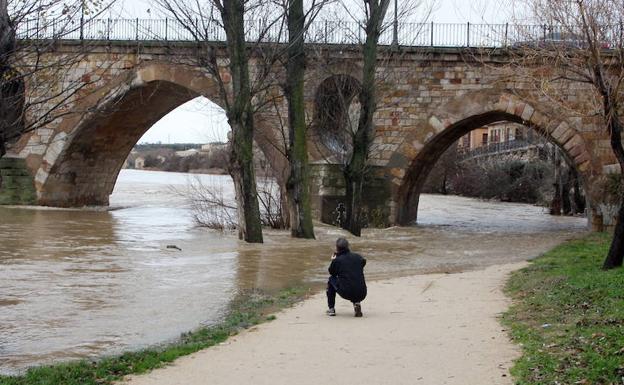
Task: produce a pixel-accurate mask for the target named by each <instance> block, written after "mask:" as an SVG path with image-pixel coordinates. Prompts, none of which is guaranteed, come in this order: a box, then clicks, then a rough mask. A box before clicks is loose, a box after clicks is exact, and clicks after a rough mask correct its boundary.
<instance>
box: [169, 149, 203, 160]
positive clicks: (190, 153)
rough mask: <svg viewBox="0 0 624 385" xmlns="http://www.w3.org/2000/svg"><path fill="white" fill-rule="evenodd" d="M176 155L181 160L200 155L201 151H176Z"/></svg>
mask: <svg viewBox="0 0 624 385" xmlns="http://www.w3.org/2000/svg"><path fill="white" fill-rule="evenodd" d="M175 154H176V156H179V157H180V158H186V157H188V156H193V155H196V154H199V150H198V149H196V148H191V149H190V150H184V151H176V152H175Z"/></svg>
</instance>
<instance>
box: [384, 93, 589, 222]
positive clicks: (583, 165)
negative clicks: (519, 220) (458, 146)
mask: <svg viewBox="0 0 624 385" xmlns="http://www.w3.org/2000/svg"><path fill="white" fill-rule="evenodd" d="M505 121H507V122H512V123H518V124H522V125H524V126H527V127H529V128H531V129H533V130H535V131H536V132H538V133H539V134H540V135H542V136H543V137H545V138H546V139H547V140H548V141H549V142H551V143H553V144H554V145H556V146H558V147H559V148H560V149H561V150H562V153H563V154H564V157H565V158H566V160H567V161H568V163H569V164H570V165H571V166H573V167H575V168H576V170H577V171H578V174H579V176H580V179H581V182H582V184H583V185H584V186H587V180H588V178H589V176H590V172H591V169H592V165H591V159H592V158H591V156H590V151H589V149H588V147H587V145H586V143H585V140H584V139H583V137H582V136H581V135H580V134H579V130H578V128H579V127H578V126H577V125H576V124H575V123H572V122H570V121H569V120H566V119H565V118H562V117H561V116H560V115H559V114H558V113H557V108H556V107H555V106H553V105H548V103H546V105H545V104H544V103H543V102H540V103H539V107H538V104H537V103H530V102H528V101H525V100H523V99H522V98H520V97H518V96H516V95H514V94H512V93H510V92H502V93H501V92H497V91H494V90H486V91H477V92H472V93H467V94H464V95H461V96H458V97H455V98H454V99H452V100H450V101H449V102H447V103H445V104H444V105H442V106H440V107H439V108H437V109H436V110H435V111H434V112H433V113H432V114H430V115H429V116H428V118H427V121H426V122H425V123H424V127H419V129H418V130H416V131H415V132H413V133H412V134H410V135H409V136H408V137H407V139H406V140H405V141H404V142H403V144H402V145H401V147H400V148H399V150H398V151H397V153H396V154H395V155H394V156H393V159H391V163H390V164H391V165H392V166H393V167H394V168H395V169H400V170H401V171H400V172H395V173H393V174H395V175H397V174H398V175H399V176H401V177H400V178H399V177H395V178H394V180H393V184H394V187H395V197H396V198H395V202H394V203H395V211H394V213H395V214H394V215H395V221H396V223H398V224H401V225H408V224H410V223H413V221H415V220H416V219H417V215H418V201H419V197H420V191H421V188H422V186H423V184H424V183H425V181H426V180H427V177H428V175H429V172H430V171H431V169H432V168H433V166H434V165H435V163H436V162H437V161H438V159H439V158H440V156H441V155H442V154H443V153H444V151H446V149H448V148H449V147H450V146H451V144H452V143H454V142H455V141H457V140H458V139H459V138H461V137H462V136H464V135H465V134H467V133H468V132H470V131H472V130H474V129H476V128H479V127H482V126H485V125H488V124H492V123H496V122H505ZM586 196H587V199H588V200H589V199H590V194H589V191H588V190H587V189H586ZM588 203H589V202H588Z"/></svg>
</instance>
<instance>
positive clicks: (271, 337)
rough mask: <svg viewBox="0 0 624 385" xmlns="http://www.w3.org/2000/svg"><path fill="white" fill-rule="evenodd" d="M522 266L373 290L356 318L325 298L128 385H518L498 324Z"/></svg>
mask: <svg viewBox="0 0 624 385" xmlns="http://www.w3.org/2000/svg"><path fill="white" fill-rule="evenodd" d="M521 266H522V264H511V265H500V266H493V267H489V268H487V269H485V270H480V271H470V272H465V273H460V274H437V275H420V276H414V277H407V278H397V279H391V280H386V281H379V282H374V283H371V284H370V285H369V296H368V298H367V299H366V301H364V302H363V306H362V307H363V311H364V318H354V317H353V310H352V307H351V305H350V304H349V303H347V302H346V301H343V300H339V301H338V303H337V306H336V310H337V313H338V315H337V316H336V317H327V316H325V315H324V312H325V296H324V293H321V294H319V295H316V296H314V297H312V298H311V299H309V300H307V301H305V302H303V303H302V304H299V305H298V306H296V307H294V308H292V309H289V310H286V311H284V312H281V313H279V314H277V320H275V321H273V322H270V323H267V324H263V325H260V326H258V327H255V328H252V329H251V330H249V331H246V332H244V333H242V334H240V335H238V336H236V337H234V338H231V339H230V340H229V341H227V342H226V343H224V344H222V345H220V346H217V347H214V348H210V349H207V350H204V351H201V352H198V353H196V354H193V355H191V356H188V357H184V358H182V359H179V360H178V361H176V363H175V364H174V365H172V366H169V367H166V368H163V369H159V370H155V371H153V372H151V373H149V374H147V375H143V376H135V377H132V378H129V379H128V382H127V383H128V384H131V385H195V384H197V385H199V384H230V385H235V384H236V385H238V384H242V385H246V384H254V385H261V384H267V385H269V384H270V385H275V384H289V385H290V384H315V385H316V384H337V385H345V384H357V385H362V384H375V385H378V384H393V385H396V384H427V385H441V384H458V385H459V384H461V385H486V384H487V385H495V384H512V380H511V378H510V376H509V373H508V368H509V367H510V365H511V361H512V360H513V359H514V358H515V357H517V356H518V350H517V348H515V347H514V346H513V345H512V343H511V342H510V341H509V340H508V338H507V336H506V334H505V332H504V331H503V327H502V326H501V325H500V324H499V323H498V321H497V316H498V315H499V314H500V313H501V312H502V311H504V310H505V309H506V307H507V306H508V304H509V303H508V300H507V299H506V298H505V296H504V295H503V293H502V292H501V286H502V284H503V283H504V281H505V277H506V276H507V274H508V273H509V272H510V271H512V270H515V269H518V268H520V267H521Z"/></svg>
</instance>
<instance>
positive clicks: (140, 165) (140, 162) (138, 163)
mask: <svg viewBox="0 0 624 385" xmlns="http://www.w3.org/2000/svg"><path fill="white" fill-rule="evenodd" d="M134 168H135V169H137V170H143V169H144V168H145V158H143V157H142V156H139V157H137V158H136V159H135V160H134Z"/></svg>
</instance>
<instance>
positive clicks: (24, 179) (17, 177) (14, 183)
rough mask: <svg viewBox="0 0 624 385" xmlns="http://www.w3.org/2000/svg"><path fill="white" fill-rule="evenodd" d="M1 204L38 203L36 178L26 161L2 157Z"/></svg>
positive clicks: (0, 173)
mask: <svg viewBox="0 0 624 385" xmlns="http://www.w3.org/2000/svg"><path fill="white" fill-rule="evenodd" d="M0 176H1V177H2V178H1V179H0V205H34V204H36V203H37V192H36V191H35V178H34V177H33V176H32V174H31V173H30V171H29V170H28V167H27V166H26V161H25V160H24V159H20V158H8V157H5V158H0Z"/></svg>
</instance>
